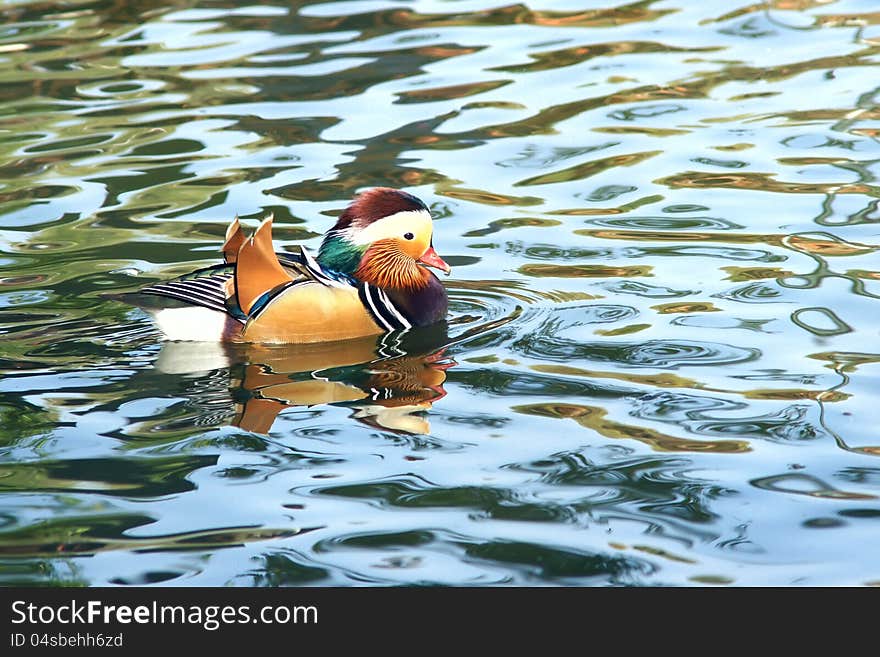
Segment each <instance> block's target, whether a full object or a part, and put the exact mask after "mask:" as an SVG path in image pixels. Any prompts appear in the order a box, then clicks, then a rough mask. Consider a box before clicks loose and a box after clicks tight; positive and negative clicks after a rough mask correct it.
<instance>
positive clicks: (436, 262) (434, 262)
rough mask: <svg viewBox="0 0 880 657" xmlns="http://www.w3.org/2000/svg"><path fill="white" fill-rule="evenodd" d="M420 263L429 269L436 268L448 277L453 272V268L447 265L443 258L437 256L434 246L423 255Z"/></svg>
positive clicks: (419, 260)
mask: <svg viewBox="0 0 880 657" xmlns="http://www.w3.org/2000/svg"><path fill="white" fill-rule="evenodd" d="M418 262H421V263H422V264H423V265H427V266H428V267H436V268H437V269H439V270H441V271H443V272H444V273H445V274H446V275H447V276H449V272H451V271H452V267H450V266H449V265H447V264H446V262H445V261H444V260H443V258H441V257H440V256H438V255H437V252H436V251H435V250H434V247H433V246H429V247H428V250H427V251H425V252H424V253H423V254H422V257H421V258H419V259H418Z"/></svg>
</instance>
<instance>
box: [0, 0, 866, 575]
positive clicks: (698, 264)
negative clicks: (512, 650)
mask: <svg viewBox="0 0 880 657" xmlns="http://www.w3.org/2000/svg"><path fill="white" fill-rule="evenodd" d="M878 57H880V13H878V11H877V8H876V6H875V3H872V2H856V1H853V2H846V1H840V2H833V1H832V2H828V1H825V2H822V1H816V2H812V1H809V0H805V1H802V2H783V1H782V0H779V1H777V2H752V3H747V2H740V3H738V4H737V3H731V2H720V1H719V2H711V1H704V2H699V3H695V2H683V1H681V0H668V1H661V2H652V1H643V2H630V3H613V2H605V3H602V2H587V1H584V2H560V1H557V0H554V1H553V2H550V1H549V0H528V1H527V2H524V3H519V4H513V3H509V4H505V1H504V0H499V1H497V2H493V1H492V0H457V1H453V0H447V1H442V0H418V1H415V2H410V1H403V0H389V1H385V0H376V1H373V0H363V1H346V2H319V3H310V2H292V3H291V2H284V3H281V2H264V3H260V4H259V5H252V6H242V5H240V4H239V3H233V2H226V1H223V0H220V1H215V2H188V1H185V0H181V1H177V2H160V3H155V2H114V1H108V0H94V1H84V2H64V3H61V2H52V1H51V0H49V1H46V2H12V3H6V4H3V5H0V333H2V338H0V369H2V373H0V377H2V378H0V583H2V584H6V585H10V584H26V585H52V586H58V585H90V586H91V585H131V584H141V585H142V584H151V583H156V584H161V585H168V586H172V585H174V586H195V585H212V586H213V585H243V586H254V585H256V586H275V585H318V586H323V585H395V584H451V585H527V586H532V585H578V586H582V585H690V586H693V585H735V586H741V585H783V586H789V585H866V584H874V585H876V584H880V557H878V551H877V549H876V536H877V532H878V530H880V500H878V496H880V460H878V458H880V437H878V435H877V419H878V414H877V410H876V409H877V407H878V404H880V399H878V393H877V390H878V383H880V365H878V363H880V351H878V349H877V346H876V345H877V344H878V324H880V322H878V319H880V306H878V301H880V300H878V295H880V258H878V247H880V228H878V223H880V210H878V202H880V201H878V199H880V186H878V184H877V180H876V176H877V173H878V161H880V148H878V139H877V138H878V135H880V123H878V120H880V105H878V102H880V100H878V94H880V82H878V80H880V77H878V75H877V73H878V68H877V66H878V63H880V58H878ZM373 185H386V186H394V187H399V188H402V189H405V190H407V191H409V192H411V193H413V194H416V195H417V196H419V197H420V198H421V199H423V200H424V201H425V202H426V203H427V204H428V205H429V206H430V207H431V210H432V212H433V214H434V217H435V239H434V244H435V247H436V248H437V251H438V252H439V253H440V254H441V255H442V256H443V257H444V258H445V259H446V260H447V261H448V262H449V263H450V264H451V265H452V266H453V275H452V277H451V278H449V279H446V280H445V281H444V282H445V283H446V284H447V286H448V289H449V293H450V297H451V300H452V303H451V312H450V317H449V323H448V325H447V326H440V327H434V329H432V330H427V331H416V332H413V333H411V334H407V335H402V336H389V338H388V339H386V340H381V341H379V340H365V341H355V342H353V343H350V344H345V345H324V346H321V347H314V348H303V347H273V348H270V347H261V346H251V347H236V348H221V347H218V346H216V345H214V346H212V345H187V344H176V343H166V344H163V343H162V340H161V336H160V335H159V333H158V332H157V330H156V329H155V328H154V327H153V325H152V324H151V323H150V321H149V320H148V318H147V316H146V315H145V314H144V313H143V312H141V311H139V310H136V309H133V308H131V307H128V306H125V305H123V304H120V303H118V302H115V301H112V300H108V299H107V298H106V297H104V294H105V293H118V292H124V291H129V290H134V289H137V288H138V287H140V286H143V285H146V284H148V283H151V282H153V281H157V280H161V279H166V278H169V277H172V276H175V275H179V274H182V273H184V272H187V271H189V270H191V269H194V268H196V267H198V266H203V265H207V264H210V263H212V262H214V261H215V260H216V258H217V257H218V253H217V249H218V247H219V245H220V243H221V242H222V238H223V234H224V231H225V228H226V225H227V223H228V221H229V220H230V219H231V218H232V217H234V216H236V215H238V216H240V217H241V218H242V221H243V222H244V223H245V224H246V225H248V226H249V227H251V228H252V227H254V226H256V225H257V221H258V219H259V218H260V217H262V216H264V215H265V214H267V213H268V212H273V213H274V214H275V218H276V222H275V232H274V237H275V242H276V246H277V247H278V248H279V249H288V248H294V246H295V245H297V244H304V245H306V246H307V247H310V248H313V249H314V248H316V247H317V245H318V244H319V242H320V236H321V234H322V233H323V232H324V231H325V230H327V229H328V228H329V227H330V226H331V225H332V224H333V222H334V217H335V215H336V214H337V213H338V212H339V211H340V210H341V209H342V208H343V207H344V206H345V204H346V203H347V202H348V201H349V200H350V199H351V197H352V196H353V195H354V194H355V193H356V192H357V191H358V190H361V189H364V188H366V187H369V186H373Z"/></svg>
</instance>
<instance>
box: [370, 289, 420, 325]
mask: <svg viewBox="0 0 880 657" xmlns="http://www.w3.org/2000/svg"><path fill="white" fill-rule="evenodd" d="M378 292H379V301H381V302H382V304H383V305H384V306H385V307H386V308H387V309H388V310H390V311H391V314H392V315H394V316H395V317H396V318H397V321H398V322H400V323H401V325H402V327H403V328H405V329H408V328H412V324H410V323H409V322H408V321H407V320H406V318H405V317H404V316H403V315H401V314H400V313H399V312H398V311H397V308H395V307H394V304H393V303H391V299H389V298H388V296H387V295H386V294H385V291H384V290H378Z"/></svg>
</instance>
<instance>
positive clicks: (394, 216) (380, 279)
mask: <svg viewBox="0 0 880 657" xmlns="http://www.w3.org/2000/svg"><path fill="white" fill-rule="evenodd" d="M433 230H434V229H433V222H432V221H431V213H430V212H429V211H428V207H427V206H426V205H425V204H424V203H422V201H420V200H419V199H417V198H416V197H415V196H413V195H412V194H407V193H406V192H401V191H399V190H397V189H390V188H388V187H375V188H373V189H370V190H367V191H365V192H363V193H361V194H360V195H359V196H358V197H357V198H356V199H355V200H354V201H353V202H352V203H351V205H349V206H348V208H346V210H345V212H343V213H342V214H341V215H340V216H339V220H338V221H337V222H336V225H335V226H333V228H331V229H330V230H329V231H328V232H327V234H326V235H325V236H324V241H323V243H322V244H321V250H320V252H319V253H318V261H319V262H320V263H321V266H322V267H324V268H325V269H330V270H333V271H336V272H339V273H342V274H346V275H348V276H353V277H354V278H356V279H358V280H361V281H365V282H367V283H370V284H373V285H376V286H378V287H382V288H391V289H418V288H421V287H424V286H425V285H427V283H428V281H429V280H430V277H431V276H432V274H431V273H430V272H429V271H428V270H427V269H425V266H427V267H435V268H437V269H440V270H441V271H443V272H445V273H446V274H448V273H449V271H450V267H449V265H448V264H446V262H444V261H443V259H442V258H441V257H440V256H439V255H437V252H436V251H435V250H434V247H433V245H432V244H431V238H432V236H433Z"/></svg>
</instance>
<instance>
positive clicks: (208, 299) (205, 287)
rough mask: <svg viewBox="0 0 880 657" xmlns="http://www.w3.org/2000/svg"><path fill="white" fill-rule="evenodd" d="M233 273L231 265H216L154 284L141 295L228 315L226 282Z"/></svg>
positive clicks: (142, 291) (144, 289) (143, 290)
mask: <svg viewBox="0 0 880 657" xmlns="http://www.w3.org/2000/svg"><path fill="white" fill-rule="evenodd" d="M233 273H234V267H232V266H230V265H225V264H224V265H215V266H213V267H206V268H205V269H199V270H198V271H194V272H192V273H190V274H186V275H184V276H181V277H180V278H175V279H173V280H170V281H163V282H161V283H154V284H152V285H149V286H147V287H145V288H143V289H142V290H141V291H140V293H141V294H152V295H156V296H160V297H167V298H169V299H176V300H178V301H183V302H185V303H189V304H192V305H194V306H202V307H204V308H209V309H211V310H216V311H218V312H221V313H226V312H228V310H229V309H228V307H227V305H226V299H227V293H226V290H227V286H226V282H227V281H229V280H231V279H232V276H233Z"/></svg>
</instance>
